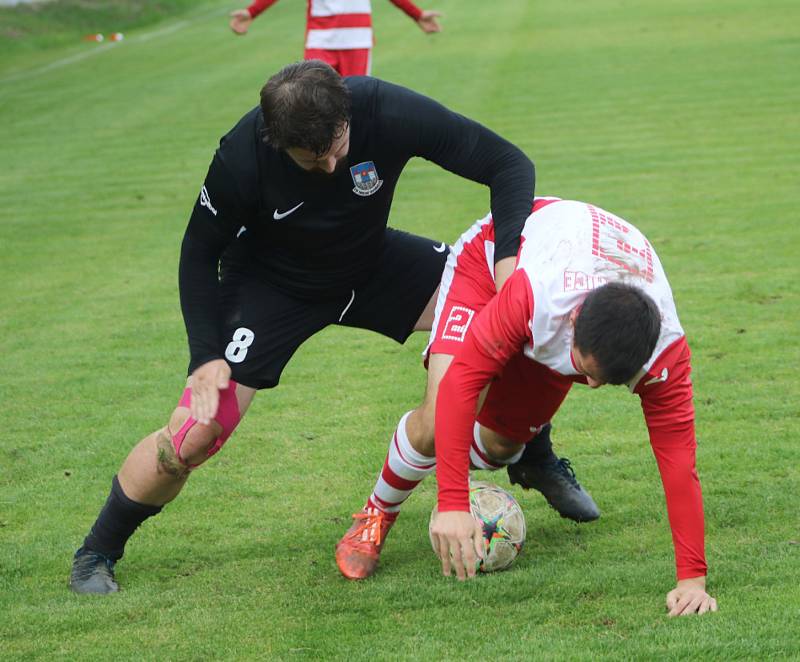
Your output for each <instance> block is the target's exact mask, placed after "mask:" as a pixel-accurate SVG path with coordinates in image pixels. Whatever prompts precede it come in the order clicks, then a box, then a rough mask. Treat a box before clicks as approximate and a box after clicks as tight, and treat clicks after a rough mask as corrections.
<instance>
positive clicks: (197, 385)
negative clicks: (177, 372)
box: [191, 359, 231, 425]
mask: <svg viewBox="0 0 800 662" xmlns="http://www.w3.org/2000/svg"><path fill="white" fill-rule="evenodd" d="M230 379H231V368H230V366H229V365H228V364H227V363H226V362H225V361H224V359H216V360H214V361H209V362H208V363H204V364H203V365H201V366H200V367H199V368H197V369H196V370H195V371H194V372H193V373H192V404H191V412H192V418H194V419H195V420H196V421H197V422H198V423H201V424H202V425H208V424H209V423H211V419H213V418H214V416H216V415H217V408H218V407H219V392H220V390H221V389H226V388H228V384H229V383H230Z"/></svg>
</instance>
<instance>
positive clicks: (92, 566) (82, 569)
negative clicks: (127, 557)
mask: <svg viewBox="0 0 800 662" xmlns="http://www.w3.org/2000/svg"><path fill="white" fill-rule="evenodd" d="M114 563H115V561H112V560H111V559H110V558H108V557H107V556H105V555H103V554H100V553H99V552H94V551H92V550H91V549H84V548H83V547H81V548H80V549H79V550H78V551H77V552H75V558H74V559H73V561H72V573H71V574H70V577H69V587H70V588H71V589H72V590H73V591H75V593H116V592H117V591H119V585H118V584H117V582H116V581H115V580H114Z"/></svg>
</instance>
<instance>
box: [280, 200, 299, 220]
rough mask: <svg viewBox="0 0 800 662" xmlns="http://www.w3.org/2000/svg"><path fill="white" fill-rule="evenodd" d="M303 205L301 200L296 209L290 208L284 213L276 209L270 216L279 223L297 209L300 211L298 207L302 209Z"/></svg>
mask: <svg viewBox="0 0 800 662" xmlns="http://www.w3.org/2000/svg"><path fill="white" fill-rule="evenodd" d="M304 204H305V200H303V202H301V203H300V204H299V205H297V206H296V207H292V208H291V209H290V210H289V211H284V212H280V211H278V210H277V209H276V210H275V211H274V212H273V214H272V218H274V219H275V220H276V221H280V220H281V219H282V218H286V217H287V216H288V215H289V214H291V213H292V212H293V211H297V210H298V209H300V207H302V206H303V205H304Z"/></svg>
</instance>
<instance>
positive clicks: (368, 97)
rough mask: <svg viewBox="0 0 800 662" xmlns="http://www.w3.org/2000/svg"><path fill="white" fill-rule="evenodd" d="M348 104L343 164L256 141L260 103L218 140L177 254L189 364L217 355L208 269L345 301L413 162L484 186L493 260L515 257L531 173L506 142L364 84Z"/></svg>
mask: <svg viewBox="0 0 800 662" xmlns="http://www.w3.org/2000/svg"><path fill="white" fill-rule="evenodd" d="M345 83H346V85H347V86H348V87H349V88H350V92H351V97H352V116H351V121H350V149H349V152H348V155H347V167H345V168H342V169H341V170H340V171H339V170H337V172H336V173H335V174H334V175H323V174H320V173H313V172H308V171H305V170H303V169H302V168H300V166H298V165H297V164H296V163H295V162H294V161H293V160H292V159H291V158H290V157H289V155H288V154H286V153H285V152H283V151H279V150H275V149H273V148H272V147H270V146H269V145H267V144H266V143H265V142H264V141H263V136H262V132H263V128H264V118H263V115H262V113H261V110H260V108H258V107H256V108H254V109H253V110H251V111H250V112H249V113H247V114H246V115H245V116H244V117H243V118H242V119H241V120H240V121H239V122H238V124H236V126H235V127H234V128H233V129H232V130H231V131H230V132H229V133H228V134H227V135H225V136H224V137H223V138H222V140H221V141H220V146H219V148H218V149H217V151H216V153H215V155H214V159H213V160H212V162H211V166H210V167H209V170H208V174H207V175H206V179H205V183H204V185H203V188H202V190H201V193H200V196H199V198H198V200H197V203H196V204H195V206H194V210H193V212H192V215H191V218H190V220H189V225H188V227H187V229H186V234H185V236H184V239H183V245H182V249H181V259H180V270H179V271H180V273H179V281H180V294H181V308H182V311H183V317H184V321H185V324H186V330H187V334H188V337H189V348H190V352H191V355H192V363H193V364H194V365H200V364H201V363H205V362H206V361H210V360H212V359H216V358H221V357H222V347H221V343H220V339H219V312H218V301H217V291H218V287H219V280H218V273H219V269H220V267H221V269H222V270H223V272H224V271H225V270H226V269H228V268H233V269H235V270H237V271H239V272H244V273H246V274H249V275H252V276H255V277H257V278H260V279H263V280H265V281H266V282H268V283H270V284H271V285H273V286H275V287H277V288H279V289H282V290H284V291H286V292H287V293H289V294H292V295H294V296H297V297H299V298H303V299H308V300H324V299H329V298H333V297H337V296H341V295H342V294H347V295H349V294H350V291H351V289H352V288H354V287H358V285H359V284H361V283H363V282H365V281H366V280H367V279H368V278H369V277H370V273H371V270H372V269H373V268H374V266H375V264H376V261H377V259H378V256H379V255H380V248H381V245H382V241H383V236H384V232H385V229H386V225H387V222H388V218H389V209H390V207H391V204H392V197H393V194H394V190H395V186H396V184H397V180H398V178H399V177H400V173H401V172H402V170H403V168H404V167H405V165H406V163H407V162H408V161H409V159H411V158H412V157H414V156H421V157H422V158H425V159H428V160H430V161H433V162H434V163H437V164H438V165H440V166H442V167H443V168H445V169H446V170H449V171H451V172H454V173H456V174H457V175H461V176H462V177H466V178H468V179H471V180H474V181H476V182H480V183H481V184H485V185H487V186H489V187H490V189H491V209H492V215H493V218H494V223H495V231H496V252H495V259H496V260H500V259H502V258H505V257H509V256H513V255H516V253H517V249H518V247H519V235H520V232H521V231H522V227H523V225H524V222H525V219H526V218H527V217H528V215H529V214H530V211H531V204H532V202H533V190H534V168H533V164H532V163H531V162H530V160H529V159H528V158H527V157H526V156H525V155H524V154H523V153H522V152H521V151H520V150H519V149H518V148H516V147H515V146H514V145H512V144H511V143H509V142H508V141H506V140H504V139H503V138H501V137H500V136H498V135H497V134H495V133H493V132H492V131H490V130H488V129H487V128H485V127H483V126H481V125H480V124H478V123H477V122H474V121H472V120H470V119H467V118H466V117H463V116H462V115H459V114H458V113H454V112H452V111H450V110H448V109H447V108H445V107H444V106H442V105H441V104H439V103H436V102H435V101H433V100H431V99H429V98H427V97H424V96H422V95H420V94H417V93H415V92H412V91H410V90H408V89H406V88H403V87H399V86H397V85H392V84H390V83H386V82H384V81H380V80H378V79H375V78H369V77H351V78H346V79H345Z"/></svg>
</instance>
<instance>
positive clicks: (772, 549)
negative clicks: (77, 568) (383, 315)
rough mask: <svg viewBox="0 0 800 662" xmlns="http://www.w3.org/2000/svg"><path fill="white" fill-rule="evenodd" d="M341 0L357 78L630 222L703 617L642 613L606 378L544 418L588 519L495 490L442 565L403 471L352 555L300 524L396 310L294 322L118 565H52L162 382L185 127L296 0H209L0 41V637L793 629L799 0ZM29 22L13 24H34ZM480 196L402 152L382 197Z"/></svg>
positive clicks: (433, 209)
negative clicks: (365, 2) (682, 344)
mask: <svg viewBox="0 0 800 662" xmlns="http://www.w3.org/2000/svg"><path fill="white" fill-rule="evenodd" d="M54 4H61V3H54ZM83 4H85V3H83ZM161 4H162V5H164V6H167V5H171V9H175V10H176V11H177V10H178V9H186V5H185V3H179V4H172V3H161ZM374 4H375V8H374V9H375V23H376V26H377V27H376V30H377V37H378V45H377V48H376V51H375V58H374V72H375V74H376V75H379V76H382V77H385V78H387V79H390V80H393V81H396V82H400V83H403V84H406V85H409V86H412V87H415V88H416V89H418V90H420V91H422V92H425V93H428V94H430V95H432V96H435V97H436V98H438V99H440V100H442V101H443V102H444V103H446V104H448V105H449V106H451V107H453V108H455V109H457V110H459V111H461V112H464V113H466V114H468V115H470V116H472V117H475V118H477V119H480V120H482V121H484V122H485V123H486V124H488V125H490V126H492V127H493V128H495V129H496V130H497V131H499V132H500V133H502V134H504V135H505V136H507V137H508V138H510V139H511V140H513V141H515V142H517V143H518V144H519V145H521V146H522V147H523V148H524V149H525V150H526V151H527V152H528V153H529V154H530V155H531V156H532V157H533V158H534V160H535V161H536V164H537V168H538V182H537V191H538V192H539V193H542V194H554V195H560V196H562V197H570V198H576V199H581V200H588V201H591V202H594V203H596V204H599V205H601V206H603V207H605V208H607V209H610V210H612V211H614V212H616V213H618V214H620V215H622V216H623V217H625V218H627V219H628V220H630V221H631V222H633V223H635V224H636V225H638V226H639V227H640V228H641V229H642V230H643V231H644V232H645V233H646V234H647V235H648V236H649V237H650V239H651V240H652V241H653V243H654V244H655V246H656V248H657V249H658V251H659V254H660V256H661V259H662V261H663V263H664V265H665V268H666V269H667V273H668V274H669V276H670V279H671V282H672V286H673V290H674V293H675V297H676V300H677V304H678V310H679V314H680V316H681V320H682V323H683V325H684V327H685V329H686V332H687V334H688V337H689V341H690V344H691V345H692V348H693V351H694V383H695V393H696V406H697V428H698V438H699V444H700V445H699V449H698V465H699V471H700V476H701V479H702V482H703V487H704V493H705V503H706V513H707V554H708V560H709V563H710V568H711V570H710V579H709V587H710V591H711V592H712V594H714V595H715V596H716V597H717V598H718V599H719V604H720V612H719V613H718V614H715V615H711V616H707V617H703V618H700V619H697V618H691V619H668V618H667V617H666V616H665V615H664V608H663V600H664V595H665V593H666V592H667V591H668V590H669V589H670V588H671V587H672V586H673V583H674V576H673V558H672V545H671V541H670V534H669V528H668V525H667V522H666V516H665V510H664V504H663V495H662V493H661V487H660V483H659V479H658V473H657V470H656V467H655V462H654V460H653V458H652V455H651V452H650V450H649V447H648V443H647V440H646V432H645V428H644V425H643V422H642V417H641V413H640V410H639V405H638V402H637V401H636V400H637V399H636V398H635V397H632V396H630V395H628V394H626V393H625V392H624V391H622V390H620V389H614V388H607V389H602V390H601V391H599V392H589V390H588V389H581V388H576V389H575V390H574V392H573V393H572V394H571V395H570V396H569V398H568V399H567V402H566V403H565V405H564V407H563V409H562V411H561V412H560V413H559V414H558V416H557V419H556V427H555V439H556V444H557V448H558V450H560V451H561V452H562V453H564V454H566V455H568V456H569V457H570V458H571V459H572V460H573V461H574V463H575V465H576V466H577V468H578V472H579V477H580V479H581V480H582V482H583V483H584V485H585V486H587V488H588V489H589V490H590V491H591V492H592V493H593V495H594V496H595V498H596V500H597V501H598V503H599V505H600V507H601V508H602V510H603V517H602V518H601V520H600V521H599V522H597V523H595V524H591V525H585V526H576V525H573V524H571V523H568V522H566V521H563V520H560V519H559V518H558V517H557V516H556V515H555V514H554V513H553V511H551V510H549V509H548V508H547V507H546V505H545V504H544V501H543V500H542V499H541V498H540V497H538V496H536V495H531V494H524V495H522V494H519V496H520V500H521V502H522V505H523V507H524V509H525V512H526V515H527V521H528V527H529V532H528V540H527V547H526V549H525V550H524V552H523V555H522V556H521V557H520V559H519V560H518V562H517V564H516V565H515V567H514V568H513V569H511V570H510V571H508V572H506V573H500V574H497V575H495V576H485V577H480V578H479V579H478V580H476V581H472V582H469V583H465V584H459V583H457V582H455V581H454V580H452V579H450V580H448V579H445V578H443V577H441V576H440V575H439V573H438V568H437V563H436V560H435V558H434V557H433V554H432V552H431V551H430V547H429V543H428V540H427V519H428V513H429V511H430V508H431V507H432V504H433V502H434V496H435V482H434V481H433V480H429V481H427V483H425V484H423V486H422V487H421V488H420V489H419V490H418V493H417V494H415V495H414V497H413V498H412V499H411V500H410V501H409V503H408V504H407V507H406V508H405V509H404V514H403V517H402V518H401V519H400V521H399V522H398V524H397V526H396V527H395V529H394V530H393V532H392V535H391V538H390V540H389V543H388V544H387V547H386V550H385V553H384V558H383V560H382V568H381V571H380V573H379V575H378V576H376V577H375V578H374V579H372V580H370V581H367V582H364V583H359V584H354V583H347V582H345V581H344V580H342V579H341V578H340V577H339V575H338V573H337V571H336V567H335V565H334V562H333V554H332V552H333V546H334V544H335V542H336V540H337V539H338V538H339V536H340V535H341V533H342V531H343V529H344V528H345V527H346V526H347V524H348V520H349V514H350V513H351V512H352V511H353V510H355V509H357V508H358V507H359V506H360V505H361V504H362V502H363V500H364V498H365V497H366V495H367V494H368V493H369V491H370V489H371V487H372V484H373V480H374V477H375V475H376V473H377V471H378V470H379V467H380V465H381V463H382V461H383V457H384V454H385V450H386V446H387V441H388V437H389V434H390V432H391V430H392V428H393V426H394V424H395V422H396V420H397V418H398V417H399V415H400V414H401V413H402V412H404V411H406V410H407V409H409V408H411V407H412V406H413V405H414V404H415V403H416V402H417V401H418V399H419V397H420V396H421V390H422V386H423V384H424V379H425V376H424V372H423V370H422V369H421V367H420V365H419V361H418V353H419V351H420V350H421V348H422V347H423V346H424V343H425V340H426V339H425V336H424V335H423V334H418V335H417V336H415V337H414V338H412V339H411V340H410V341H409V342H408V343H407V344H406V345H405V346H402V347H401V346H397V345H395V344H393V343H392V342H390V341H388V340H386V339H383V338H380V337H378V336H374V335H370V334H368V333H365V332H358V331H353V330H345V329H331V330H328V331H326V332H324V333H322V334H320V335H319V336H317V337H315V338H313V339H312V340H311V341H310V342H308V343H307V344H306V345H305V346H304V347H303V348H301V350H300V351H299V352H298V354H297V355H296V358H295V360H294V361H293V362H292V363H291V365H290V366H289V367H288V369H287V370H286V372H285V374H284V378H283V381H282V384H281V386H280V387H279V388H278V389H276V390H275V391H272V392H267V393H262V394H261V395H260V396H259V397H258V398H257V400H256V402H255V403H254V405H253V408H252V409H251V411H250V413H249V414H248V416H247V418H246V420H245V421H243V423H242V425H241V427H240V429H239V431H238V432H237V434H236V436H235V438H234V440H233V441H232V442H231V443H230V444H229V445H228V447H227V448H226V449H225V451H224V452H223V453H221V454H220V455H219V456H217V457H216V458H215V459H214V460H213V461H212V462H211V463H210V465H209V466H207V467H205V468H203V469H202V470H200V471H198V472H197V475H195V476H194V477H193V478H192V480H191V482H190V485H189V486H188V487H187V489H186V490H185V492H184V494H183V495H182V496H181V497H180V498H179V499H178V500H177V501H176V502H175V503H173V504H171V505H170V506H169V507H168V508H167V509H165V511H164V513H163V514H162V515H160V516H159V517H157V518H155V519H154V520H152V521H150V522H148V523H147V524H145V526H144V527H143V528H142V530H141V531H140V532H139V533H138V534H137V535H136V536H135V538H134V539H133V540H132V542H131V543H130V545H129V547H128V553H127V555H126V557H125V559H124V560H123V561H122V562H121V563H120V564H119V566H118V578H119V580H120V582H121V584H122V586H123V587H124V591H123V592H122V593H120V594H119V595H115V596H112V597H108V598H94V597H85V596H83V597H79V596H75V595H72V594H71V593H70V592H69V591H68V590H67V588H66V579H67V574H68V571H69V565H70V556H71V554H72V552H73V551H74V549H75V548H76V547H77V546H78V545H79V544H80V542H81V540H82V537H83V535H85V532H86V530H87V528H88V527H89V525H90V524H91V523H92V521H93V519H94V517H95V516H96V514H97V511H98V510H99V508H100V506H101V505H102V502H103V499H104V498H105V496H106V494H107V492H108V488H109V484H110V479H111V476H112V475H113V474H114V472H115V471H116V469H117V468H118V466H119V465H120V463H121V461H122V459H123V458H124V456H125V454H126V453H127V451H128V449H129V448H130V447H131V446H132V445H133V444H134V443H135V442H136V440H138V439H139V438H141V437H142V436H144V435H145V434H147V433H149V432H150V431H151V430H153V429H155V428H156V427H158V426H160V425H162V424H163V423H164V422H165V420H166V417H167V415H168V413H169V412H170V411H171V409H172V407H173V406H174V403H175V402H176V399H177V397H178V395H179V393H180V390H181V385H182V382H183V371H184V366H185V362H186V359H187V351H186V347H185V340H184V332H183V327H182V321H181V318H180V313H179V308H178V297H177V286H176V279H177V278H176V267H177V258H178V250H179V243H180V238H181V236H182V232H183V228H184V226H185V222H186V219H187V217H188V212H189V210H190V208H191V205H192V204H193V201H194V198H195V196H196V195H197V192H198V189H199V186H200V183H201V182H202V179H203V176H204V173H205V169H206V167H207V165H208V163H209V161H210V158H211V155H212V153H213V150H214V148H215V146H216V143H217V140H218V139H219V137H220V136H221V135H222V134H223V133H224V132H225V131H226V130H227V129H228V128H229V127H230V126H232V124H233V123H234V122H235V121H236V120H237V119H238V118H239V116H240V115H242V114H243V113H244V112H245V111H246V110H248V109H249V108H250V107H251V106H252V105H254V104H255V103H256V101H257V94H258V89H259V87H260V86H261V84H262V83H263V81H264V80H265V79H266V77H267V76H268V75H269V74H270V73H271V72H274V71H275V70H277V69H278V68H279V67H280V66H281V65H282V64H284V63H286V62H287V61H291V60H293V59H295V58H296V57H299V56H300V54H301V38H302V31H303V20H304V3H301V2H295V3H291V2H287V1H284V2H281V3H279V4H277V5H276V6H275V7H273V8H272V9H270V10H269V12H268V13H267V14H265V15H264V16H263V17H262V18H260V19H259V20H258V21H257V22H256V24H255V25H254V26H253V29H252V31H251V34H250V35H248V36H247V37H245V38H234V37H233V36H232V35H231V34H230V33H229V32H228V31H227V27H226V19H225V14H226V12H227V11H229V10H230V9H233V8H235V3H232V4H230V5H223V4H219V3H214V4H205V5H199V6H196V7H193V8H192V10H191V13H189V14H181V15H180V16H178V15H177V14H176V15H175V16H173V17H172V18H169V19H166V20H165V21H163V22H161V23H157V24H151V25H147V26H143V27H141V28H139V29H134V28H130V29H129V28H127V27H126V28H125V30H126V40H125V41H124V42H122V43H120V44H117V45H112V46H110V47H109V46H108V45H97V44H92V43H83V42H79V41H77V40H76V41H75V42H74V43H72V42H70V43H68V44H67V43H66V37H65V36H64V35H65V34H67V33H69V32H70V30H72V33H73V34H75V35H79V34H82V33H83V28H84V24H82V23H81V21H80V20H79V19H78V18H74V19H71V20H72V21H73V22H72V23H71V24H70V26H67V27H65V26H64V25H63V24H62V23H57V25H60V26H61V27H59V28H58V29H55V33H56V36H55V37H54V38H53V40H52V41H53V42H54V43H53V44H52V46H51V47H49V48H44V44H45V38H43V37H36V38H35V39H34V42H35V49H33V48H30V47H28V46H26V45H22V46H21V45H19V44H17V45H14V46H8V45H4V46H3V49H4V50H3V51H2V52H3V57H2V58H0V126H2V141H0V163H2V169H0V201H1V202H0V246H1V247H2V261H0V279H2V283H3V287H2V288H0V349H1V350H2V353H1V356H2V370H1V372H0V375H1V376H0V397H1V398H2V406H3V410H4V413H3V417H2V421H3V434H2V437H0V657H2V658H4V659H15V660H16V659H35V658H48V659H89V660H91V659H110V658H114V659H131V660H134V659H135V660H140V659H153V660H156V659H158V660H162V659H257V658H260V659H320V658H324V659H332V658H340V659H478V658H482V659H486V658H496V659H497V658H500V659H531V658H537V659H557V658H568V659H599V658H609V659H611V658H630V659H651V658H667V659H679V658H695V659H701V658H702V659H721V660H722V659H724V660H727V659H736V658H740V659H741V658H750V659H767V658H769V659H780V658H796V657H797V656H798V655H800V634H799V632H800V630H798V627H797V623H798V621H799V619H800V589H798V585H800V544H798V543H800V517H798V494H800V473H799V471H798V451H797V430H798V411H799V409H800V408H799V407H798V402H800V397H799V396H800V389H799V388H798V380H797V371H796V366H797V364H798V360H800V352H799V351H798V340H797V336H798V330H800V324H799V322H800V313H799V312H798V311H799V310H800V296H798V292H799V288H798V279H799V278H800V273H799V271H800V270H798V266H797V263H798V261H797V253H798V249H800V230H798V227H799V225H798V216H799V215H798V189H797V181H798V180H797V178H798V160H797V159H798V157H797V155H798V152H799V151H800V150H799V148H800V145H799V144H798V139H797V135H798V129H800V119H798V118H799V117H800V116H798V114H797V107H798V103H800V85H798V83H799V82H800V81H799V80H798V78H799V76H798V71H800V68H799V67H798V66H797V63H798V55H800V41H798V39H797V34H796V29H795V26H796V25H798V23H799V22H800V6H798V5H797V3H795V2H788V1H778V2H772V3H769V4H763V3H753V2H744V1H743V0H726V1H722V0H709V1H707V2H703V3H697V2H690V1H689V0H679V1H677V2H670V3H663V2H656V1H655V0H645V1H643V2H638V3H633V2H629V1H627V0H596V1H594V2H586V1H584V2H574V3H563V2H557V1H555V0H543V1H542V2H537V3H532V2H529V1H528V0H506V1H505V2H502V3H486V2H479V1H478V0H470V1H469V2H467V1H466V0H461V1H460V2H457V1H456V0H443V1H442V2H437V3H435V5H431V6H432V7H433V6H436V7H437V8H439V9H442V10H443V11H445V12H446V18H445V21H444V26H445V32H444V33H443V34H441V35H437V36H435V37H433V38H426V37H425V36H424V35H422V34H421V33H420V32H419V31H418V30H417V29H416V28H415V27H414V25H413V24H410V23H409V21H408V20H407V19H406V18H405V17H404V16H403V15H402V14H401V13H399V12H397V11H396V10H395V9H394V8H393V7H392V6H391V5H390V4H389V3H384V2H381V1H376V2H375V3H374ZM76 7H77V9H76V11H77V10H78V9H80V7H78V6H77V5H76ZM6 11H7V10H6ZM15 11H16V10H15ZM20 15H21V14H3V15H2V17H3V20H4V21H10V23H13V24H14V25H17V26H18V25H19V21H21V20H22V19H20V18H19V16H20ZM38 16H39V17H40V21H39V22H37V21H33V23H32V25H33V27H34V32H35V31H36V30H35V28H36V27H37V26H39V27H41V28H42V29H44V28H46V27H48V26H51V25H52V24H53V22H52V20H51V19H50V18H47V17H43V16H44V14H42V13H41V12H40V13H39V14H38ZM85 16H86V15H84V18H85ZM9 17H11V18H9ZM24 20H26V21H27V20H28V19H27V18H26V19H24ZM14 21H17V22H16V23H14ZM75 24H79V25H78V27H79V28H80V29H77V28H74V25H75ZM86 25H87V27H88V24H86ZM68 28H69V29H68ZM73 28H74V29H73ZM118 29H120V28H119V27H117V26H110V25H109V26H108V27H105V26H99V25H98V26H97V27H94V24H93V26H92V27H91V28H89V30H86V31H92V30H102V31H111V30H118ZM487 205H488V196H487V192H486V191H485V190H484V189H482V188H481V187H479V186H476V185H474V184H471V183H468V182H463V181H460V180H458V179H457V178H455V177H453V176H452V175H449V174H447V173H445V172H442V171H440V170H439V169H437V168H436V167H435V166H432V165H430V164H428V163H426V162H413V163H412V164H410V165H409V167H408V168H407V171H406V173H405V175H404V176H403V178H402V180H401V183H400V186H399V187H398V190H397V196H396V201H395V205H394V214H393V218H392V223H393V224H394V225H396V226H398V227H401V228H404V229H407V230H411V231H414V232H419V233H425V234H428V235H430V236H433V237H435V238H437V239H442V240H448V241H452V240H454V239H455V238H456V237H457V236H458V235H459V233H460V232H461V231H462V230H463V229H464V228H466V227H467V225H468V224H469V223H470V222H471V221H472V220H473V219H475V218H478V217H480V216H482V215H483V214H484V213H485V210H486V208H487ZM481 478H488V479H489V480H496V481H497V482H498V483H500V484H501V485H507V482H506V478H505V476H502V475H497V476H490V475H488V474H484V475H481Z"/></svg>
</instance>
